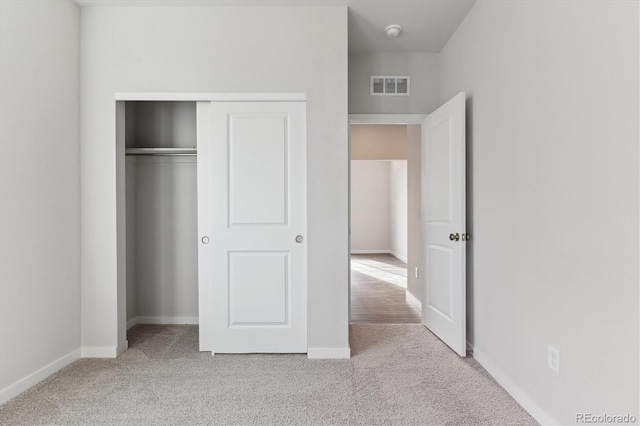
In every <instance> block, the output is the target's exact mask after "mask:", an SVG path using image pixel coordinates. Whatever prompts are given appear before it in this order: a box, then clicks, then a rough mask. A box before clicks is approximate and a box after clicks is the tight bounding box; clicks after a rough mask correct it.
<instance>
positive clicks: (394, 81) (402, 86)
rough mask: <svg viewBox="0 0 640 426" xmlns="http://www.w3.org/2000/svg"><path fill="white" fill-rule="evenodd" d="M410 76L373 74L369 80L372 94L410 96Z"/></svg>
mask: <svg viewBox="0 0 640 426" xmlns="http://www.w3.org/2000/svg"><path fill="white" fill-rule="evenodd" d="M409 81H410V79H409V76H408V75H403V76H390V75H372V76H371V78H370V80H369V89H370V94H371V95H376V96H409Z"/></svg>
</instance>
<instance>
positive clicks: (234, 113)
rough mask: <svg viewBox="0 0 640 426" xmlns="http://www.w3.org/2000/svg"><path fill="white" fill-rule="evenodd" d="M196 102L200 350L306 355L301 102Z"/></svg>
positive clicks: (303, 134)
mask: <svg viewBox="0 0 640 426" xmlns="http://www.w3.org/2000/svg"><path fill="white" fill-rule="evenodd" d="M202 108H203V109H202V111H203V112H202V116H203V118H204V116H207V117H208V119H207V120H206V123H202V126H203V130H202V131H201V132H199V134H200V135H201V138H202V140H201V139H199V140H198V170H199V172H200V170H201V169H202V168H207V169H208V172H204V171H203V173H202V175H201V176H200V175H199V179H200V177H202V179H203V182H202V185H201V182H200V181H199V182H198V185H199V188H202V190H201V191H200V190H199V202H200V201H202V203H203V206H204V208H203V209H202V210H200V211H199V212H200V213H201V216H202V217H201V218H200V219H199V220H200V221H201V224H202V226H201V234H202V238H205V237H206V238H209V240H208V243H206V244H205V243H204V242H202V241H201V245H200V250H199V253H200V254H199V259H200V263H201V264H202V263H205V264H203V265H202V274H201V280H202V281H201V282H200V284H199V285H200V286H201V287H202V288H203V291H202V292H201V295H202V300H200V308H201V323H200V324H201V350H211V351H212V352H220V353H246V352H272V353H275V352H306V351H307V309H306V308H307V265H306V241H305V237H306V123H305V119H306V118H305V104H304V103H303V102H229V103H227V102H212V103H211V104H210V105H208V106H206V107H205V106H203V107H202ZM205 110H208V112H204V111H205ZM199 117H200V116H199ZM198 126H199V127H200V126H201V122H200V121H199V123H198ZM205 146H206V148H205ZM200 197H201V198H200ZM205 241H206V239H205ZM203 333H205V334H207V335H206V336H203Z"/></svg>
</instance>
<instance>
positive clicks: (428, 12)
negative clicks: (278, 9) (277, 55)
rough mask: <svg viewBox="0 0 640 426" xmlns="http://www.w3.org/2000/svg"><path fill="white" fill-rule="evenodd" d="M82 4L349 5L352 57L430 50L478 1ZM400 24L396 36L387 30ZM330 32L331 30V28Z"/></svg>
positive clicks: (121, 0) (132, 0) (106, 1)
mask: <svg viewBox="0 0 640 426" xmlns="http://www.w3.org/2000/svg"><path fill="white" fill-rule="evenodd" d="M75 2H76V3H77V4H79V5H80V6H147V5H148V6H208V5H211V6H240V5H242V6H271V5H273V6H319V5H320V6H324V5H344V6H348V7H349V53H351V54H353V53H381V52H432V53H438V52H440V50H442V48H443V47H444V45H445V44H446V43H447V41H448V40H449V38H450V37H451V35H452V34H453V33H454V31H455V30H456V28H458V25H460V22H462V20H463V19H464V17H465V16H466V15H467V13H468V12H469V10H470V9H471V7H473V5H474V4H475V2H476V0H234V1H230V0H75ZM391 24H398V25H400V26H401V27H402V32H401V34H400V35H399V36H398V37H397V38H393V39H391V38H389V37H387V36H386V34H385V32H384V29H385V28H386V27H387V26H388V25H391ZM327 30H330V28H328V29H327Z"/></svg>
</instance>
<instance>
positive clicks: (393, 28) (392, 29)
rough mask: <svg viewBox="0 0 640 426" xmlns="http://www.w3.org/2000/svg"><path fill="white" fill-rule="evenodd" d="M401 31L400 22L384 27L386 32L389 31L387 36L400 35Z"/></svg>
mask: <svg viewBox="0 0 640 426" xmlns="http://www.w3.org/2000/svg"><path fill="white" fill-rule="evenodd" d="M400 31H402V27H401V26H400V25H398V24H393V25H389V26H388V27H387V28H385V29H384V32H385V33H387V37H390V38H394V37H398V36H399V35H400Z"/></svg>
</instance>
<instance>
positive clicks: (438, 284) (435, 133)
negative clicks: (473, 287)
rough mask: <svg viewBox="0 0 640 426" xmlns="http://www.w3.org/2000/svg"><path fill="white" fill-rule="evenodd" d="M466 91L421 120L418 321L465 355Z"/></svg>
mask: <svg viewBox="0 0 640 426" xmlns="http://www.w3.org/2000/svg"><path fill="white" fill-rule="evenodd" d="M466 239H467V238H466V210H465V94H464V93H459V94H458V95H456V96H455V97H454V98H453V99H451V100H450V101H449V102H447V103H446V104H444V105H443V106H441V107H440V108H439V109H438V110H436V111H435V112H434V113H432V114H430V115H429V116H428V117H427V118H425V119H424V120H423V121H422V244H423V247H422V256H423V259H422V263H423V269H422V270H423V271H424V274H423V292H422V298H423V300H422V319H423V322H424V325H425V326H426V327H427V328H428V329H429V330H431V331H432V332H433V333H434V334H435V335H436V336H438V337H439V338H440V339H441V340H442V341H443V342H445V343H446V344H447V345H449V346H450V347H451V348H452V349H453V350H454V351H456V352H457V353H458V354H459V355H460V356H465V355H466V263H465V262H466Z"/></svg>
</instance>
